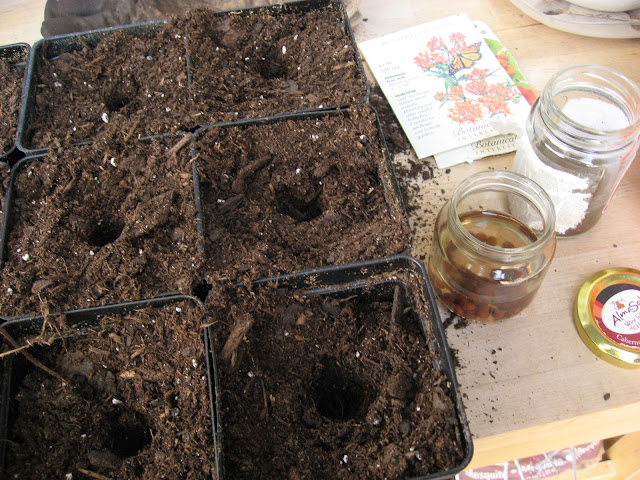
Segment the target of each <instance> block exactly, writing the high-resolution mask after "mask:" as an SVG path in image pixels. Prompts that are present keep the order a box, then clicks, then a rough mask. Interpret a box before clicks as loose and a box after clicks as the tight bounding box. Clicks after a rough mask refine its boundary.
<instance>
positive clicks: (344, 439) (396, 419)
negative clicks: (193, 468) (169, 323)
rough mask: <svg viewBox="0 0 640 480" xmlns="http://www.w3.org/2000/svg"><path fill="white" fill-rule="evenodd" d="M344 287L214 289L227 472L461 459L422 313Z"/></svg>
mask: <svg viewBox="0 0 640 480" xmlns="http://www.w3.org/2000/svg"><path fill="white" fill-rule="evenodd" d="M398 288H402V287H398ZM347 293H352V295H349V296H347V297H321V296H306V295H304V296H303V295H301V294H300V293H297V292H295V291H288V290H283V289H277V288H275V286H274V285H271V286H264V287H262V288H260V289H255V290H254V291H247V290H246V289H244V288H239V289H234V290H232V289H229V290H226V291H222V290H215V291H213V292H212V296H211V297H210V299H209V304H210V306H211V308H213V309H215V311H216V317H215V320H216V322H215V324H214V325H213V327H212V328H213V331H214V345H215V350H216V352H217V374H218V381H219V385H220V391H221V397H220V398H219V402H220V403H219V407H220V409H221V410H220V416H221V421H222V426H221V428H222V431H223V437H222V439H223V440H222V457H223V462H224V468H225V478H233V479H255V478H289V479H312V478H313V479H325V478H333V479H351V478H363V479H364V478H371V479H373V478H378V479H379V478H389V479H391V478H401V479H404V478H410V477H414V476H421V475H428V474H431V473H436V472H443V471H447V470H449V469H454V468H456V467H457V466H458V465H460V464H461V462H462V459H463V458H464V455H465V453H466V452H465V445H464V443H463V439H462V431H461V428H460V423H459V420H458V416H457V413H456V408H455V405H454V402H453V401H452V397H451V392H450V390H449V384H448V382H447V379H446V377H445V375H444V374H443V373H442V372H441V371H440V370H438V369H437V368H436V367H435V365H437V361H436V358H437V354H436V353H435V352H434V350H432V349H430V348H429V342H428V341H426V340H425V335H424V332H423V331H422V329H421V328H420V323H419V322H420V320H419V317H418V315H422V314H424V312H423V311H421V310H419V309H414V308H415V307H412V306H410V305H409V304H405V303H398V304H396V305H394V301H393V300H391V299H388V298H387V299H385V298H384V297H382V296H379V295H376V294H372V295H367V294H366V293H364V292H359V293H357V292H347ZM397 298H401V297H400V296H398V297H397ZM396 302H398V300H396ZM427 331H428V332H430V330H429V327H428V326H427ZM427 335H430V333H427Z"/></svg>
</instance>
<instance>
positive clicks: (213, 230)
mask: <svg viewBox="0 0 640 480" xmlns="http://www.w3.org/2000/svg"><path fill="white" fill-rule="evenodd" d="M194 153H195V155H196V161H197V162H198V163H197V164H198V172H199V176H200V195H201V198H202V205H203V213H204V215H203V218H204V220H203V223H204V234H205V251H206V256H207V260H206V270H207V275H208V278H209V280H210V281H211V282H212V283H213V282H215V281H218V280H220V279H224V278H231V279H236V278H240V277H243V276H245V275H247V276H249V277H250V278H252V279H256V278H260V277H263V276H273V275H276V274H278V273H282V272H293V271H297V270H300V269H303V268H310V267H317V266H323V265H333V264H344V263H349V262H355V261H359V260H365V259H372V258H377V257H384V256H389V255H394V254H398V253H401V252H402V251H404V250H406V249H408V248H409V247H410V239H411V232H410V227H409V224H408V221H407V218H406V212H405V211H404V209H403V207H402V204H401V200H400V197H399V195H398V192H396V191H394V188H393V182H392V172H391V167H390V163H389V161H388V159H387V158H386V157H385V156H384V152H383V148H382V144H381V139H380V136H379V131H378V127H377V123H376V117H375V114H374V113H373V112H372V111H371V110H370V109H369V108H368V107H363V108H353V109H351V110H349V111H348V112H342V113H340V114H336V115H322V116H319V117H317V118H304V119H297V120H291V119H289V120H283V121H278V122H275V123H271V124H267V125H265V124H254V125H250V126H233V127H217V128H211V129H206V130H202V131H200V132H199V133H198V134H197V135H196V140H195V143H194Z"/></svg>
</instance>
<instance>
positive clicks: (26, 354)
mask: <svg viewBox="0 0 640 480" xmlns="http://www.w3.org/2000/svg"><path fill="white" fill-rule="evenodd" d="M0 335H2V336H3V337H4V338H5V339H6V340H7V342H9V343H10V344H11V346H12V347H13V348H14V349H15V350H13V351H14V352H15V351H18V352H20V353H22V355H24V357H25V358H26V359H27V360H29V361H30V362H31V363H33V364H34V365H35V366H36V367H38V368H41V369H42V370H44V371H45V372H47V373H48V374H49V375H51V376H52V377H54V378H57V379H58V380H60V381H61V382H62V383H65V384H67V385H71V384H70V383H69V382H68V381H67V380H66V379H65V378H64V377H63V376H62V375H60V374H59V373H57V372H54V371H53V370H51V369H50V368H49V367H47V366H46V365H45V364H43V363H41V362H40V361H39V360H36V359H35V358H34V357H33V355H31V354H30V353H29V352H26V351H25V350H24V347H21V346H20V345H19V344H18V342H16V341H15V340H14V339H13V337H12V336H11V335H9V333H8V332H7V331H6V330H5V329H4V328H0Z"/></svg>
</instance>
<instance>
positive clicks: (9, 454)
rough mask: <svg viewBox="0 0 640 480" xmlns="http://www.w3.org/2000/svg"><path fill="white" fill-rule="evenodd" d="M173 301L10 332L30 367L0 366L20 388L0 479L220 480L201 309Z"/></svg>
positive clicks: (12, 402) (10, 396) (22, 323)
mask: <svg viewBox="0 0 640 480" xmlns="http://www.w3.org/2000/svg"><path fill="white" fill-rule="evenodd" d="M175 298H176V299H175V300H173V299H167V300H165V301H164V303H165V304H164V305H162V304H159V305H158V306H155V307H143V308H141V309H140V310H134V311H129V310H128V313H116V312H117V311H118V309H119V308H121V307H120V306H118V305H112V306H110V307H105V308H104V313H102V314H100V315H99V316H98V317H97V318H95V319H92V318H89V319H87V316H90V315H95V314H89V313H87V314H84V313H82V311H79V312H76V313H73V314H69V317H67V318H66V319H65V318H64V317H56V318H53V317H51V318H50V319H49V320H46V321H44V322H43V321H42V320H37V319H33V320H31V319H28V320H17V321H13V322H9V323H8V324H5V325H4V327H3V328H4V330H3V333H4V334H3V340H4V339H6V338H7V337H6V335H11V336H12V337H13V338H14V340H15V341H16V342H18V344H20V345H26V344H28V345H30V346H29V347H28V348H26V350H25V351H28V352H29V354H30V355H31V357H30V358H31V359H32V360H27V359H26V358H25V357H24V356H22V354H21V353H14V354H13V357H6V356H5V357H4V358H3V363H1V364H0V365H1V366H2V368H4V369H5V371H6V369H8V368H10V369H11V370H10V372H11V373H12V377H13V378H11V382H10V383H6V384H5V385H3V387H4V390H3V392H4V396H3V399H2V400H3V402H7V403H5V405H4V406H5V407H7V408H8V409H9V412H10V415H9V417H8V418H9V422H8V431H3V432H1V433H2V435H3V437H2V440H3V441H5V440H6V448H5V449H4V450H5V451H6V458H5V459H3V460H5V462H4V465H0V468H3V469H2V470H0V476H2V478H110V479H114V480H115V479H119V480H124V479H132V478H135V479H140V480H155V479H158V478H194V479H201V480H205V479H211V478H214V475H215V473H214V472H215V452H214V447H213V437H212V432H213V430H212V424H211V405H210V397H209V393H208V380H207V378H208V372H207V363H208V362H207V360H206V355H207V352H206V350H205V343H204V338H203V329H202V325H201V322H202V319H203V309H202V307H201V305H199V304H197V302H196V301H195V300H193V299H190V298H187V297H175ZM76 318H78V319H80V318H83V320H81V322H82V324H78V325H77V326H73V325H74V324H75V322H76V321H77V320H75V319H76ZM30 332H33V333H30ZM38 332H39V333H38ZM59 334H62V335H63V337H64V339H63V340H61V339H60V336H59ZM0 346H4V347H5V350H4V351H6V348H7V347H8V345H7V344H6V342H4V345H0ZM9 359H10V360H11V361H9ZM9 366H10V367H9ZM9 378H10V377H6V378H5V380H9ZM63 380H64V381H63ZM9 385H10V388H9ZM5 435H6V436H5Z"/></svg>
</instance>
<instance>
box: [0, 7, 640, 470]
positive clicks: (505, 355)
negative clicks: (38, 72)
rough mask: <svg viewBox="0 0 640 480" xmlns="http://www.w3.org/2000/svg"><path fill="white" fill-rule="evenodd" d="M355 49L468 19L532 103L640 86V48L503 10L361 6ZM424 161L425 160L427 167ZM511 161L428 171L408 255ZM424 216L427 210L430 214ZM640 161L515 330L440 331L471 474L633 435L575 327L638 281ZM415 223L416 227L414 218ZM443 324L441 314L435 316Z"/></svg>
mask: <svg viewBox="0 0 640 480" xmlns="http://www.w3.org/2000/svg"><path fill="white" fill-rule="evenodd" d="M44 4H45V1H44V0H0V45H6V44H10V43H15V42H27V43H29V44H33V43H34V42H35V41H37V40H38V39H39V38H40V25H41V23H42V19H43V10H44ZM360 12H361V14H362V17H363V20H362V21H360V22H359V23H358V24H357V25H356V26H355V27H354V32H355V35H356V39H357V40H358V41H363V40H367V39H370V38H374V37H377V36H380V35H383V34H386V33H391V32H394V31H397V30H400V29H403V28H407V27H410V26H413V25H418V24H420V23H424V22H428V21H431V20H436V19H438V18H441V17H444V16H447V15H452V14H458V13H462V12H465V13H467V14H468V15H469V16H470V17H471V18H472V19H473V20H481V21H484V22H485V23H486V24H487V25H488V26H489V27H490V28H491V29H492V30H493V31H494V32H495V33H496V34H497V35H498V37H499V38H500V39H501V40H502V41H503V43H504V44H505V45H506V46H507V47H508V48H509V49H510V50H511V52H512V53H513V55H514V56H515V58H516V60H517V61H518V63H519V64H520V67H521V69H522V71H523V73H524V74H525V76H526V77H527V79H528V80H529V83H530V84H531V86H532V88H533V89H534V91H535V92H536V93H539V92H540V91H541V90H542V88H543V87H544V85H545V84H546V82H547V80H548V79H549V77H550V76H551V75H552V74H553V73H555V72H556V71H557V70H559V69H560V68H563V67H565V66H568V65H572V64H579V63H597V64H601V65H607V66H609V67H612V68H614V69H616V70H619V71H621V72H623V73H624V74H626V75H627V76H629V77H630V78H631V79H633V80H634V81H635V82H636V83H638V84H640V40H636V39H632V40H611V39H601V38H590V37H583V36H578V35H573V34H568V33H564V32H561V31H558V30H553V29H551V28H549V27H546V26H544V25H541V24H540V23H538V22H536V21H535V20H533V19H532V18H530V17H528V16H526V15H525V14H523V13H522V12H521V11H520V10H518V9H517V8H516V7H514V6H513V5H512V4H511V2H509V1H507V0H449V1H445V2H441V1H427V0H394V1H393V2H390V1H389V0H361V4H360ZM428 161H430V160H428ZM512 161H513V154H507V155H501V156H496V157H491V158H488V159H484V160H480V161H476V162H474V163H473V164H463V165H458V166H455V167H452V168H451V169H450V171H449V172H447V171H442V170H438V169H434V176H435V178H434V180H433V181H430V182H425V183H424V184H423V185H422V187H421V188H422V190H421V191H420V194H419V195H420V198H421V199H423V200H424V205H425V210H424V211H423V212H422V213H421V215H422V217H424V216H426V217H427V220H426V221H424V220H421V221H420V222H418V221H417V218H414V219H413V220H414V226H415V234H416V243H415V247H414V251H413V255H414V256H416V257H417V258H420V259H421V260H425V259H426V258H427V256H428V252H429V248H430V243H431V235H432V233H431V230H432V228H433V219H434V217H435V214H436V213H437V208H435V209H434V208H433V206H434V205H435V206H436V207H438V206H439V205H441V204H442V203H444V201H446V199H447V198H448V195H450V193H451V192H452V191H453V189H454V188H455V186H456V185H457V184H458V183H459V182H460V181H461V180H462V179H463V178H465V177H466V176H468V175H470V174H472V173H474V172H477V171H480V170H486V169H489V168H495V169H508V168H509V167H510V165H511V163H512ZM427 205H429V208H427ZM639 205H640V161H636V162H634V164H633V165H632V166H631V168H630V170H629V171H628V172H627V175H626V176H625V178H624V180H623V182H622V183H621V185H620V187H619V188H618V191H617V192H616V194H615V196H614V199H613V201H612V203H611V204H610V206H609V208H608V210H607V211H606V213H605V215H604V217H603V218H602V220H601V221H600V222H599V223H598V224H597V225H596V227H595V228H594V229H592V230H591V231H589V232H587V233H585V234H583V235H582V236H579V237H576V238H570V239H560V240H559V241H558V246H557V251H556V255H555V258H554V260H553V264H552V266H551V269H550V271H549V273H548V275H547V277H546V278H545V281H544V284H543V285H542V288H541V289H540V291H539V293H538V296H537V297H536V299H535V301H534V303H533V304H532V305H530V306H529V307H528V308H527V309H526V310H525V311H524V312H523V313H521V314H520V315H518V316H517V317H515V318H511V319H508V320H504V321H501V322H495V323H491V324H481V323H471V324H470V325H469V326H466V327H464V328H459V329H456V328H454V327H453V326H451V327H449V328H448V329H447V335H448V338H449V342H450V345H451V346H452V347H453V348H454V349H456V351H457V357H458V360H459V363H460V366H459V368H458V369H457V375H458V380H459V382H460V385H461V390H462V392H463V395H464V401H465V405H466V409H467V415H468V418H469V423H470V428H471V431H472V434H473V436H474V447H475V454H474V457H473V460H472V463H471V465H470V466H471V467H480V466H484V465H489V464H494V463H499V462H503V461H508V460H511V459H515V458H521V457H524V456H529V455H533V454H538V453H543V452H546V451H550V450H554V449H558V448H563V447H569V446H573V445H577V444H580V443H585V442H589V441H593V440H599V439H603V438H608V437H613V436H617V435H621V434H624V433H628V432H632V431H640V370H626V369H622V368H618V367H615V366H612V365H609V364H608V363H606V362H604V361H602V360H600V359H598V358H597V357H596V356H595V355H593V354H592V353H591V352H590V351H589V350H588V349H587V347H586V346H585V345H584V344H583V343H582V341H581V340H580V338H579V336H578V334H577V331H576V329H575V326H574V324H573V318H572V308H573V304H574V301H575V297H576V294H577V291H578V289H579V288H580V286H581V285H582V283H583V282H584V281H585V280H586V279H587V278H588V277H589V276H590V275H591V274H593V273H595V272H597V271H599V270H601V269H604V268H608V267H618V266H625V267H632V268H636V269H640V241H639V239H640V215H639V214H638V213H639V208H638V206H639ZM422 217H421V218H422ZM442 314H443V318H447V316H448V315H447V314H446V312H444V311H443V312H442Z"/></svg>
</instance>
